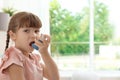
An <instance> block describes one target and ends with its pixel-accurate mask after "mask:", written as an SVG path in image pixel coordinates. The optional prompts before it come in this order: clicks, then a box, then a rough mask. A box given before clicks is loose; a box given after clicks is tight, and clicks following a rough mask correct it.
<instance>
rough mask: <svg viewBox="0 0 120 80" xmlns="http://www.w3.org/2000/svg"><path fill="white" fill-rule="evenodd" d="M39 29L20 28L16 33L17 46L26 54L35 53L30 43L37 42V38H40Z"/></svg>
mask: <svg viewBox="0 0 120 80" xmlns="http://www.w3.org/2000/svg"><path fill="white" fill-rule="evenodd" d="M39 32H40V29H39V28H29V27H28V28H27V27H25V28H20V29H18V31H17V32H16V33H14V38H15V39H14V42H15V46H16V47H17V48H18V49H20V50H21V51H22V52H24V53H29V52H32V51H33V48H32V47H31V46H30V43H31V42H33V41H35V40H36V38H37V36H39V35H40V34H39Z"/></svg>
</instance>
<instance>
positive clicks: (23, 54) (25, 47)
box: [0, 12, 59, 80]
mask: <svg viewBox="0 0 120 80" xmlns="http://www.w3.org/2000/svg"><path fill="white" fill-rule="evenodd" d="M41 26H42V23H41V21H40V19H39V18H38V16H36V15H34V14H32V13H29V12H18V13H16V14H15V15H13V16H12V17H11V19H10V22H9V26H8V31H7V40H6V49H5V53H4V56H3V57H2V63H1V64H0V80H43V78H46V79H48V80H59V73H58V68H57V66H56V64H55V62H54V61H53V59H52V58H51V56H50V54H49V52H48V47H49V44H50V36H49V35H46V34H43V36H44V38H43V39H42V41H41V42H40V41H39V39H40V38H41V36H40V28H41ZM10 39H11V40H12V41H13V42H14V46H10V47H9V41H10ZM33 43H34V44H35V45H37V46H38V51H39V54H35V53H33V50H34V48H33V47H32V45H31V44H33ZM41 60H42V61H41Z"/></svg>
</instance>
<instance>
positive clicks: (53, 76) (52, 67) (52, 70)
mask: <svg viewBox="0 0 120 80" xmlns="http://www.w3.org/2000/svg"><path fill="white" fill-rule="evenodd" d="M41 56H42V59H43V61H44V64H45V67H46V69H47V72H48V73H47V75H48V78H49V79H50V80H59V71H58V68H57V65H56V63H55V62H54V61H53V59H52V58H51V56H50V54H49V53H48V52H46V53H44V54H41Z"/></svg>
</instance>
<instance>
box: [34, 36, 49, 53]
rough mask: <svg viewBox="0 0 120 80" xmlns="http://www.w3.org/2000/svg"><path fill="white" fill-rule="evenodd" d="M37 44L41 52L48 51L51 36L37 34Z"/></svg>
mask: <svg viewBox="0 0 120 80" xmlns="http://www.w3.org/2000/svg"><path fill="white" fill-rule="evenodd" d="M39 40H40V41H39ZM35 44H36V45H37V46H38V47H39V51H40V53H41V54H44V53H46V52H48V47H49V44H50V36H49V35H47V34H41V35H40V36H37V40H36V41H35Z"/></svg>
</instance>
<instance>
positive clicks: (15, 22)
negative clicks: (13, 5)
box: [5, 12, 42, 50]
mask: <svg viewBox="0 0 120 80" xmlns="http://www.w3.org/2000/svg"><path fill="white" fill-rule="evenodd" d="M23 27H34V28H41V27H42V23H41V20H40V19H39V17H38V16H36V15H34V14H33V13H30V12H18V13H16V14H14V15H13V16H12V17H11V19H10V22H9V26H8V30H7V40H6V47H5V50H6V49H7V48H8V46H9V40H10V36H9V31H10V30H11V31H12V32H14V33H15V32H16V31H17V30H18V29H20V28H23Z"/></svg>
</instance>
